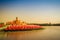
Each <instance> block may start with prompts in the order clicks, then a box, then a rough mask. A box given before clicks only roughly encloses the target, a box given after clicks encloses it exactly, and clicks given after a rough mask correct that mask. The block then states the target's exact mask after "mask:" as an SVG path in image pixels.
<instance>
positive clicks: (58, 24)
mask: <svg viewBox="0 0 60 40" xmlns="http://www.w3.org/2000/svg"><path fill="white" fill-rule="evenodd" d="M30 24H31V25H40V26H60V24H37V23H30Z"/></svg>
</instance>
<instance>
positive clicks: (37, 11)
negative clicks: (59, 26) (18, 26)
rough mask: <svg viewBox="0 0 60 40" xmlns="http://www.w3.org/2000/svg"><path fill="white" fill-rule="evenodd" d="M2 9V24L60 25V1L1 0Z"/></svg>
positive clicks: (0, 6)
mask: <svg viewBox="0 0 60 40" xmlns="http://www.w3.org/2000/svg"><path fill="white" fill-rule="evenodd" d="M0 8H1V13H0V14H1V16H0V18H1V22H6V21H10V20H14V19H15V17H16V16H17V17H19V18H20V19H21V20H23V21H26V22H29V23H49V22H51V23H60V0H0ZM4 20H5V21H4Z"/></svg>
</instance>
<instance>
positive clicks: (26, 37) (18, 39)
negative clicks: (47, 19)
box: [0, 26, 60, 40]
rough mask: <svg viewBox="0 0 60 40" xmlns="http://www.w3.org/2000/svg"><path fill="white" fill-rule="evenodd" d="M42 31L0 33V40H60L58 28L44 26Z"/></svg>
mask: <svg viewBox="0 0 60 40" xmlns="http://www.w3.org/2000/svg"><path fill="white" fill-rule="evenodd" d="M44 28H45V29H43V30H32V31H15V32H0V40H60V26H44Z"/></svg>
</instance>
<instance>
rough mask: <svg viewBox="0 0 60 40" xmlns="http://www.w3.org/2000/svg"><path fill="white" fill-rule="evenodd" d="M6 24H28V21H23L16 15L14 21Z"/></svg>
mask: <svg viewBox="0 0 60 40" xmlns="http://www.w3.org/2000/svg"><path fill="white" fill-rule="evenodd" d="M6 24H10V25H27V23H26V22H23V21H21V20H19V19H18V17H16V19H15V20H13V21H12V22H7V23H6Z"/></svg>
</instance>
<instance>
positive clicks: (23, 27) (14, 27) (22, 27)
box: [5, 25, 42, 30]
mask: <svg viewBox="0 0 60 40" xmlns="http://www.w3.org/2000/svg"><path fill="white" fill-rule="evenodd" d="M41 28H42V26H38V25H9V26H8V27H7V28H5V30H32V29H41Z"/></svg>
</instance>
